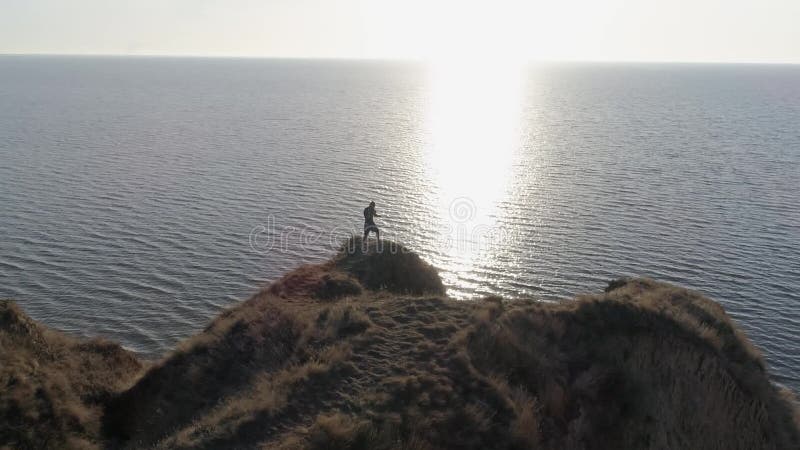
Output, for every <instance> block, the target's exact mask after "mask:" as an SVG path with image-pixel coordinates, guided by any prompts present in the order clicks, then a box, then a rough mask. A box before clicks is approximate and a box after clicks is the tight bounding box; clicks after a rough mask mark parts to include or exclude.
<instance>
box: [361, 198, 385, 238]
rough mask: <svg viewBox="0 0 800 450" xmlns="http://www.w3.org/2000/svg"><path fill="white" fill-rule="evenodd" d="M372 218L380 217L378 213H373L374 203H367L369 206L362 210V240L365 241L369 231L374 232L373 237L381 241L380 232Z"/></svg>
mask: <svg viewBox="0 0 800 450" xmlns="http://www.w3.org/2000/svg"><path fill="white" fill-rule="evenodd" d="M374 217H380V215H378V213H376V212H375V202H369V206H367V207H366V208H364V240H365V241H366V240H367V237H368V236H369V232H370V231H374V232H375V236H376V237H377V238H378V240H379V241H380V240H381V230H379V229H378V226H377V225H375V220H374V219H373V218H374Z"/></svg>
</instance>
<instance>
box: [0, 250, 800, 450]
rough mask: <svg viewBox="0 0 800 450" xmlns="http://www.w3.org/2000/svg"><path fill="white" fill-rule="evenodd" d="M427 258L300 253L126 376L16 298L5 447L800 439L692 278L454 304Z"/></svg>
mask: <svg viewBox="0 0 800 450" xmlns="http://www.w3.org/2000/svg"><path fill="white" fill-rule="evenodd" d="M370 270H374V271H379V272H380V271H384V270H385V271H387V272H386V273H381V274H373V273H370ZM431 271H432V268H430V266H428V265H427V264H425V263H424V262H422V261H421V260H419V259H418V257H416V258H414V257H409V256H407V254H404V253H402V252H400V253H391V252H388V253H380V252H378V251H377V250H376V249H367V250H366V251H363V252H360V253H359V252H356V253H353V254H340V255H339V256H338V257H337V258H336V260H335V261H333V262H332V263H329V264H324V265H316V266H305V267H303V268H301V269H298V271H296V272H293V273H290V274H288V275H287V276H285V277H284V278H282V279H281V280H279V281H277V282H276V283H274V284H273V285H272V286H270V287H269V288H266V289H264V290H262V291H261V292H259V293H258V294H256V295H255V296H253V297H252V298H251V299H249V300H247V301H246V302H243V303H242V304H241V305H239V306H237V307H235V308H232V309H230V310H228V311H225V312H223V313H222V314H220V315H219V316H218V317H217V318H216V319H215V320H214V321H212V323H211V324H210V325H209V326H208V327H207V328H206V329H205V331H204V332H203V333H201V334H199V335H197V336H195V337H193V338H191V339H189V340H187V341H186V342H184V343H183V344H181V345H180V346H179V347H178V349H177V350H176V351H175V352H173V353H172V354H171V355H168V356H166V357H165V358H164V359H163V360H162V361H160V362H159V363H157V364H155V365H154V366H153V367H152V368H150V369H149V371H148V372H147V373H146V374H144V375H143V376H141V377H140V378H139V379H138V380H136V382H135V384H133V385H132V386H131V383H132V381H134V378H135V377H136V374H137V372H138V371H139V366H138V365H137V364H138V363H136V362H135V360H132V359H131V360H128V359H126V358H129V355H128V354H127V353H125V352H122V351H121V350H119V349H118V347H115V346H114V345H113V344H109V343H103V342H89V343H80V342H77V341H72V340H68V339H66V338H64V337H63V336H60V335H56V334H53V333H52V332H50V331H47V330H44V329H42V328H41V327H40V326H38V325H36V324H35V323H33V322H32V321H30V320H29V319H27V318H25V316H24V315H23V314H21V313H20V312H19V311H18V310H17V309H16V307H15V306H13V305H12V304H9V303H4V304H3V308H0V330H2V331H1V332H0V343H2V345H3V347H2V348H1V349H0V351H1V352H2V356H3V363H4V365H3V367H2V368H0V376H2V377H3V378H0V383H2V384H0V385H3V386H10V387H11V388H10V389H8V388H7V389H6V391H4V392H3V393H2V394H1V395H0V414H4V415H3V416H2V417H6V418H9V417H14V418H15V419H13V420H11V419H5V422H3V423H0V448H2V446H3V445H9V446H12V447H14V448H38V447H48V446H49V447H51V448H82V447H88V448H91V447H92V446H104V447H106V448H165V449H166V448H169V449H173V448H208V449H213V448H266V449H284V450H289V449H301V448H302V449H306V448H307V449H409V450H428V449H445V448H459V449H484V448H498V449H618V448H636V449H657V448H658V449H661V448H692V449H776V450H781V449H795V448H800V438H799V437H798V433H799V432H798V420H800V415H798V414H797V410H796V409H795V407H794V406H793V405H794V403H793V399H792V394H791V393H789V392H788V391H785V390H784V391H780V390H778V389H777V388H775V387H774V386H773V385H772V384H770V382H769V379H768V376H767V374H766V372H765V369H764V363H763V360H762V358H761V356H760V355H759V353H758V351H757V350H756V349H754V348H753V347H752V345H750V344H749V342H748V341H747V339H746V337H745V336H743V334H742V333H741V332H740V331H739V330H738V329H737V328H736V327H735V326H734V325H733V323H732V322H731V321H730V319H729V318H728V317H727V316H726V315H725V313H724V311H723V310H722V308H720V307H719V306H718V305H717V304H716V303H714V302H712V301H710V300H708V299H706V298H704V297H702V296H700V295H698V294H696V293H693V292H690V291H686V290H683V289H679V288H676V287H673V286H669V285H666V284H661V283H656V282H654V281H651V280H622V281H619V282H615V283H614V284H612V286H611V289H609V290H608V292H606V293H604V294H599V295H593V296H583V297H580V298H578V299H577V300H576V301H572V302H564V303H561V304H557V305H553V304H541V303H537V302H532V301H514V302H509V301H503V300H502V299H500V298H496V297H493V298H487V299H484V300H482V301H477V302H459V301H454V300H450V299H448V298H446V297H444V296H442V295H441V293H438V294H430V292H437V289H439V288H438V287H437V286H440V285H441V282H440V281H439V282H438V283H436V282H432V281H431V279H430V277H431V273H433V274H434V275H435V272H431ZM351 277H355V278H358V280H359V281H356V280H355V279H353V278H351ZM436 279H437V280H438V276H437V277H436ZM408 280H413V281H408ZM404 282H408V283H410V284H409V285H408V286H406V288H404V287H403V286H402V283H404ZM362 285H363V286H366V287H367V288H369V289H372V290H366V291H365V290H362V289H361V287H360V286H362ZM353 286H357V287H358V291H356V289H354V288H352V287H353ZM376 288H381V289H379V290H375V289H376ZM326 289H330V290H332V291H333V292H332V293H325V292H324V291H325V290H326ZM397 292H406V293H410V292H414V293H423V292H427V293H428V294H426V295H404V294H398V293H397ZM10 349H11V350H10ZM58 355H60V356H58ZM65 361H72V362H65ZM7 362H10V364H8V363H7ZM9 367H10V368H12V369H9ZM12 376H13V377H15V378H14V380H15V381H12V379H11V377H12ZM43 399H44V400H43ZM103 413H104V414H105V416H104V422H103V423H104V428H103V429H102V430H101V429H100V416H101V414H103ZM17 417H19V419H17ZM9 436H10V437H9Z"/></svg>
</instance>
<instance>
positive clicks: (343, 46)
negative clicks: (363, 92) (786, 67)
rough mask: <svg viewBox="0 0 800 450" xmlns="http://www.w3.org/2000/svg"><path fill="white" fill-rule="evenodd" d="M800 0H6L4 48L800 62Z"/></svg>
mask: <svg viewBox="0 0 800 450" xmlns="http://www.w3.org/2000/svg"><path fill="white" fill-rule="evenodd" d="M799 24H800V0H605V1H604V0H558V1H540V0H529V1H521V0H516V1H515V0H494V1H480V0H474V1H471V0H461V1H456V0H394V1H390V0H260V1H257V0H224V1H223V0H131V1H123V0H116V1H115V0H0V53H69V54H85V53H88V54H147V55H219V56H281V57H348V58H426V59H427V58H433V59H441V58H455V57H476V56H477V57H486V56H495V57H503V58H511V59H559V60H560V59H566V60H646V61H647V60H658V61H742V62H793V63H800V25H799Z"/></svg>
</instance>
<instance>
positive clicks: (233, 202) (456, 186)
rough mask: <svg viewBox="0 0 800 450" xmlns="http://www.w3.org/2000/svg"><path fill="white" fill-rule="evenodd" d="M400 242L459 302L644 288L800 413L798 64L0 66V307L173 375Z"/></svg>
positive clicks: (13, 61) (26, 60)
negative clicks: (174, 359)
mask: <svg viewBox="0 0 800 450" xmlns="http://www.w3.org/2000/svg"><path fill="white" fill-rule="evenodd" d="M370 201H374V202H375V203H376V211H377V213H378V214H379V215H380V217H378V218H377V224H378V226H379V227H380V229H381V237H382V238H386V239H391V240H396V241H399V242H402V243H404V244H406V245H407V246H408V247H410V248H411V249H413V250H414V251H416V252H417V253H419V254H420V255H421V256H422V257H423V258H424V259H425V260H427V261H429V262H430V263H432V264H433V265H435V266H436V267H438V268H439V269H440V270H441V274H442V278H443V280H444V282H445V284H446V286H447V288H448V293H449V295H450V296H452V297H454V298H457V299H470V298H479V297H481V296H485V295H501V296H504V297H506V298H509V299H514V298H536V299H540V300H541V301H548V302H556V301H569V299H571V298H573V297H574V296H575V295H578V294H583V293H598V292H601V291H602V290H603V288H604V287H605V286H606V285H607V283H608V282H609V280H611V279H614V278H618V277H622V276H646V277H652V278H654V279H656V280H662V281H666V282H670V283H677V284H679V285H682V286H686V287H688V288H691V289H694V290H697V291H699V292H701V293H703V294H705V295H707V296H709V297H710V298H712V299H714V300H716V301H718V302H719V303H721V304H722V305H723V306H724V307H725V309H726V311H727V312H728V314H730V315H731V316H732V317H733V318H734V320H735V321H736V322H737V323H738V324H739V325H740V326H741V328H742V329H743V330H744V331H745V332H746V334H747V335H748V336H749V337H750V339H751V340H752V341H753V342H754V343H755V344H756V345H757V346H758V347H759V348H760V349H761V350H762V351H763V353H764V355H765V358H766V361H767V364H768V367H769V371H770V373H771V375H772V377H773V379H774V380H775V381H776V382H778V383H781V384H784V385H786V386H789V387H791V388H793V389H794V390H795V392H800V309H799V307H800V66H797V65H751V64H739V65H725V64H657V63H649V64H627V63H613V64H612V63H536V64H521V63H512V62H508V61H505V62H503V61H474V60H462V61H440V62H438V61H434V62H428V63H418V62H401V61H351V60H300V59H298V60H292V59H285V60H281V59H235V58H168V57H100V56H91V57H89V56H85V57H79V56H14V55H7V56H0V230H2V234H1V235H0V298H9V299H14V300H16V301H17V302H18V303H19V304H20V305H21V306H22V307H23V308H24V310H25V311H26V312H28V313H29V314H30V315H31V316H33V317H34V318H35V319H37V320H40V321H42V322H43V323H45V324H47V325H49V326H52V327H54V328H57V329H60V330H64V331H66V332H68V333H72V334H75V335H79V336H102V337H106V338H108V339H112V340H115V341H118V342H120V343H122V344H123V345H124V346H126V347H127V348H130V349H132V350H134V351H137V352H139V353H141V354H142V355H143V356H145V357H147V358H158V357H159V356H161V355H163V354H165V353H166V352H168V351H169V350H170V349H171V348H173V347H174V346H175V344H176V343H177V342H178V341H180V340H182V339H184V338H187V337H189V336H190V335H192V334H194V333H196V332H198V331H200V330H202V329H203V327H204V326H205V325H206V324H208V323H209V321H210V320H211V319H212V318H213V317H214V316H215V315H216V314H218V313H219V312H220V311H221V310H222V309H224V308H226V307H229V306H231V305H233V304H235V303H236V302H238V301H241V300H243V299H246V298H247V297H248V296H250V295H252V294H253V293H254V292H256V291H257V290H258V289H259V288H261V287H264V286H266V285H268V284H269V283H270V282H271V281H273V280H275V279H277V278H279V277H280V276H281V275H283V274H284V273H286V272H287V271H289V270H291V269H292V268H295V267H298V266H300V265H302V264H307V263H316V262H321V261H325V260H327V259H329V258H330V257H331V256H333V255H334V253H335V251H336V249H337V248H338V246H339V245H340V244H341V242H342V241H343V240H344V239H346V238H347V237H348V236H350V235H352V234H360V233H361V232H362V231H363V209H364V208H365V207H366V206H367V205H368V203H369V202H370Z"/></svg>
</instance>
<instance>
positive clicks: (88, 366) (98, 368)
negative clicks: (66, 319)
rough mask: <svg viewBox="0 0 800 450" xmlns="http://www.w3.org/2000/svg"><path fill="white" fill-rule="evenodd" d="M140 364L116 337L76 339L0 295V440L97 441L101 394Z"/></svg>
mask: <svg viewBox="0 0 800 450" xmlns="http://www.w3.org/2000/svg"><path fill="white" fill-rule="evenodd" d="M141 369H142V364H141V363H140V362H139V361H137V360H136V358H135V357H134V356H133V355H132V354H131V353H129V352H127V351H125V350H123V349H122V348H121V347H120V346H118V345H116V344H112V343H110V342H107V341H103V340H99V339H96V340H90V341H78V340H76V339H73V338H70V337H68V336H65V335H63V334H61V333H58V332H55V331H53V330H50V329H47V328H45V327H43V326H42V325H39V324H37V323H35V322H34V321H33V320H31V319H30V318H29V317H27V316H26V315H25V314H24V313H23V312H22V311H21V310H20V309H19V307H17V305H15V304H14V303H12V302H10V301H0V386H2V395H0V447H3V446H7V447H8V448H13V449H43V448H53V449H60V448H97V447H98V446H99V445H100V442H99V438H98V436H99V434H100V418H101V415H102V410H103V407H104V404H105V402H106V401H107V400H108V399H109V398H110V397H112V396H113V395H116V394H117V393H119V392H120V391H122V390H123V389H125V388H127V387H129V386H130V384H131V383H132V382H133V381H134V379H135V378H136V376H137V375H138V373H139V372H140V371H141Z"/></svg>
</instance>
